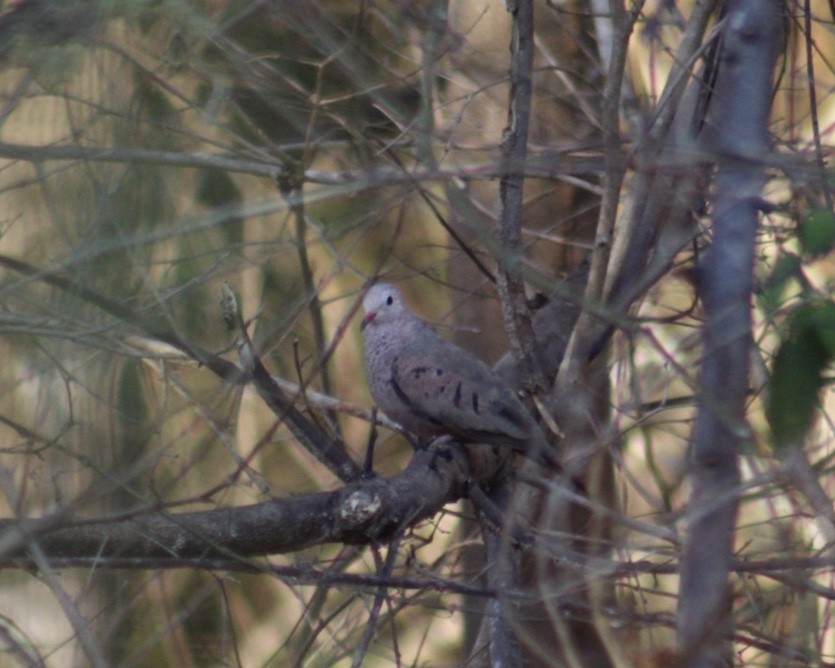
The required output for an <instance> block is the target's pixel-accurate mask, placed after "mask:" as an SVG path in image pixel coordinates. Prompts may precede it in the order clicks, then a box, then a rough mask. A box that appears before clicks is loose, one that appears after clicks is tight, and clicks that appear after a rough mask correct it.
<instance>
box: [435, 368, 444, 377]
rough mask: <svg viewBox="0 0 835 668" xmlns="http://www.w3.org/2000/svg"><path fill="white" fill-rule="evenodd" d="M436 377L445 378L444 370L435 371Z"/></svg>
mask: <svg viewBox="0 0 835 668" xmlns="http://www.w3.org/2000/svg"><path fill="white" fill-rule="evenodd" d="M435 375H436V376H443V375H444V370H443V369H440V368H438V369H435Z"/></svg>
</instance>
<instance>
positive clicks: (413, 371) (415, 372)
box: [409, 366, 429, 380]
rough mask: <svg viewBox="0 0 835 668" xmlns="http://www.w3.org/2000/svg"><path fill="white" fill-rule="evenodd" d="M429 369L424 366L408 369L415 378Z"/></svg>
mask: <svg viewBox="0 0 835 668" xmlns="http://www.w3.org/2000/svg"><path fill="white" fill-rule="evenodd" d="M428 371H429V369H428V368H427V367H425V366H414V367H412V368H411V369H409V373H410V374H412V376H413V377H414V379H415V380H417V379H418V378H420V377H421V376H422V375H423V374H425V373H427V372H428Z"/></svg>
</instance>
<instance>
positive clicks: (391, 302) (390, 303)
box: [386, 295, 394, 306]
mask: <svg viewBox="0 0 835 668" xmlns="http://www.w3.org/2000/svg"><path fill="white" fill-rule="evenodd" d="M386 304H388V305H389V306H391V305H392V304H394V297H392V296H391V295H389V296H388V297H386Z"/></svg>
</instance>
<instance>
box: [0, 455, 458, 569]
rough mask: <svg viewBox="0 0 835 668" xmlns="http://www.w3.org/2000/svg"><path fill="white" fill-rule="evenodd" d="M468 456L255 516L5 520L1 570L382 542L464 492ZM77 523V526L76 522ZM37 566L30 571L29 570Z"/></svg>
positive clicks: (269, 506)
mask: <svg viewBox="0 0 835 668" xmlns="http://www.w3.org/2000/svg"><path fill="white" fill-rule="evenodd" d="M468 476H469V468H468V465H467V458H466V455H465V454H464V452H463V450H461V449H460V448H458V447H455V446H450V445H435V446H431V447H429V448H427V449H424V450H420V451H418V452H416V453H415V456H414V457H413V458H412V460H411V461H410V463H409V465H408V466H407V467H406V469H405V470H404V471H403V472H402V473H400V474H398V475H396V476H394V477H392V478H388V479H387V478H381V477H370V478H366V479H363V480H359V481H357V482H355V483H353V484H351V485H348V486H346V487H344V488H342V489H339V490H337V491H334V492H316V493H313V494H298V495H295V496H289V497H286V498H282V499H275V500H272V501H267V502H264V503H259V504H255V505H251V506H243V507H235V508H221V509H217V510H207V511H202V512H191V513H179V514H168V515H166V514H160V513H159V512H158V511H157V510H156V509H153V510H152V511H149V512H148V513H141V514H140V513H136V514H133V515H131V516H127V517H119V518H114V519H101V520H78V519H75V520H74V522H73V524H72V525H71V526H69V524H70V518H68V517H66V516H65V514H64V513H61V512H59V513H58V514H56V515H55V516H48V517H44V518H40V519H37V520H31V519H19V520H11V519H10V520H0V564H3V563H5V564H7V565H9V564H13V565H15V566H18V567H19V566H23V565H26V563H25V562H22V561H21V557H26V556H27V555H28V554H29V549H30V547H31V546H32V545H37V546H38V549H39V550H40V551H41V553H42V554H43V555H44V556H45V557H46V558H49V557H57V558H60V559H73V558H94V559H96V560H97V563H99V564H100V565H101V566H106V565H107V560H108V558H114V559H118V560H124V559H158V560H160V561H158V564H161V563H162V560H170V561H171V562H172V564H175V565H176V562H177V561H178V560H181V559H201V560H212V559H233V560H234V559H246V558H249V557H256V556H262V555H269V554H280V553H286V552H293V551H296V550H301V549H303V548H306V547H310V546H313V545H322V544H325V543H344V544H367V543H369V542H371V541H384V540H386V539H388V538H390V537H391V536H392V535H393V534H394V533H395V532H397V531H398V530H400V529H403V528H405V527H409V526H413V525H414V524H415V523H417V522H419V521H421V520H423V519H426V518H428V517H432V516H433V515H435V514H436V513H437V512H438V511H439V510H440V509H441V508H442V507H443V506H444V505H446V504H447V503H451V502H453V501H455V500H457V499H459V498H460V497H461V496H462V495H463V494H464V493H465V491H466V486H467V482H468ZM73 519H74V518H73ZM29 563H30V565H31V562H29Z"/></svg>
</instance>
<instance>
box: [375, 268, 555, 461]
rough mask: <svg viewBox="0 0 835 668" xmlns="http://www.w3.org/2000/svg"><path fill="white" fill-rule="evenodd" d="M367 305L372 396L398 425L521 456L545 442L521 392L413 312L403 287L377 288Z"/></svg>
mask: <svg viewBox="0 0 835 668" xmlns="http://www.w3.org/2000/svg"><path fill="white" fill-rule="evenodd" d="M362 305H363V308H364V309H365V317H364V318H363V321H362V330H363V334H364V336H365V363H366V367H367V370H368V383H369V386H370V389H371V396H373V397H374V400H375V401H376V402H377V404H378V405H379V407H380V408H381V409H382V410H383V411H384V412H385V414H386V415H387V416H388V417H390V418H391V419H392V420H394V421H395V422H397V423H398V424H400V425H401V426H402V427H403V428H405V429H406V430H407V431H409V432H411V433H413V434H415V435H416V436H418V437H420V438H428V437H433V436H439V435H441V434H450V435H452V436H454V437H456V438H459V439H461V440H462V441H465V442H469V443H489V444H493V445H501V446H509V447H512V448H513V449H515V450H519V451H521V450H526V449H528V447H529V446H530V445H531V444H530V441H531V440H532V439H539V438H541V436H542V433H541V431H540V430H539V427H538V426H537V425H536V423H535V422H534V420H533V418H532V417H531V415H530V413H528V411H527V410H526V409H525V406H524V405H523V404H522V402H521V401H520V400H519V398H518V397H517V396H516V394H514V392H513V391H512V390H511V389H510V388H508V387H507V386H506V385H505V384H504V383H503V382H502V381H501V380H500V379H499V378H498V376H496V375H495V374H494V373H493V371H492V370H491V369H490V367H488V366H487V365H486V364H485V363H484V362H482V361H481V360H480V359H478V358H476V357H474V356H473V355H471V354H470V353H468V352H467V351H466V350H463V349H462V348H459V347H458V346H456V345H455V344H454V343H452V342H450V341H447V340H446V339H444V338H442V337H441V336H439V335H438V334H436V333H435V332H434V331H433V330H432V329H431V328H430V327H429V326H428V325H426V324H425V323H424V322H422V321H421V320H420V319H418V318H417V317H416V316H415V315H414V314H413V313H412V312H411V311H409V309H408V308H407V307H406V305H405V304H404V302H403V299H402V298H401V296H400V293H399V292H398V290H397V288H395V287H394V286H392V285H387V284H380V285H375V286H373V287H372V288H371V289H370V290H369V291H368V293H367V294H366V295H365V299H364V300H363V302H362Z"/></svg>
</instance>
